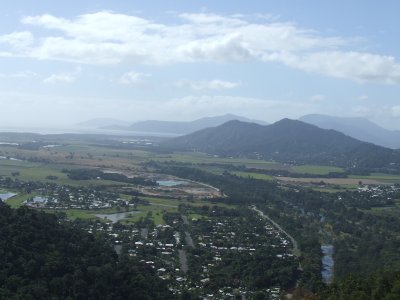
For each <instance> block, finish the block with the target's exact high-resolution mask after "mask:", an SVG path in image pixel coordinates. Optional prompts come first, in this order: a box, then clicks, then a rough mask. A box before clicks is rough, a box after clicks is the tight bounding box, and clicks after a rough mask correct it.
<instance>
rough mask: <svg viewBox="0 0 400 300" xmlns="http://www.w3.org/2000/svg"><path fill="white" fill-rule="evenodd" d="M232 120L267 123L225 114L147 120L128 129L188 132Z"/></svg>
mask: <svg viewBox="0 0 400 300" xmlns="http://www.w3.org/2000/svg"><path fill="white" fill-rule="evenodd" d="M232 120H239V121H242V122H255V123H258V124H263V125H266V124H267V123H266V122H262V121H258V120H251V119H248V118H245V117H241V116H236V115H233V114H226V115H223V116H216V117H205V118H201V119H197V120H194V121H187V122H185V121H181V122H178V121H175V122H174V121H157V120H148V121H142V122H137V123H134V124H132V125H131V126H130V130H136V131H145V132H159V133H175V134H189V133H192V132H195V131H197V130H201V129H204V128H208V127H214V126H219V125H222V124H224V123H226V122H229V121H232Z"/></svg>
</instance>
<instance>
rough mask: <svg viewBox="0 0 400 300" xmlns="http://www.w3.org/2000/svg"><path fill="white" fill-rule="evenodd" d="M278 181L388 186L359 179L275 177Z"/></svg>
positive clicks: (374, 181) (381, 182)
mask: <svg viewBox="0 0 400 300" xmlns="http://www.w3.org/2000/svg"><path fill="white" fill-rule="evenodd" d="M277 179H278V180H280V181H284V182H290V183H300V184H301V183H313V184H321V185H323V184H332V185H341V186H347V185H350V186H355V185H358V184H359V183H360V182H361V183H362V184H371V185H379V184H390V183H389V182H384V181H378V180H374V179H361V178H359V177H358V178H295V177H283V176H282V177H277Z"/></svg>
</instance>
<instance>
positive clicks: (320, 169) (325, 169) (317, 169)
mask: <svg viewBox="0 0 400 300" xmlns="http://www.w3.org/2000/svg"><path fill="white" fill-rule="evenodd" d="M291 171H292V172H295V173H305V174H314V175H327V174H329V173H331V172H337V173H342V172H344V170H343V169H342V168H337V167H331V166H316V165H303V166H293V167H292V168H291Z"/></svg>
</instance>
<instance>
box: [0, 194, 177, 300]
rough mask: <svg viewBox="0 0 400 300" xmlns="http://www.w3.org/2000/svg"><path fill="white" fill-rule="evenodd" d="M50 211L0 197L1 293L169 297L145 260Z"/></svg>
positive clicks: (58, 296)
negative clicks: (121, 253)
mask: <svg viewBox="0 0 400 300" xmlns="http://www.w3.org/2000/svg"><path fill="white" fill-rule="evenodd" d="M121 260H122V261H119V259H118V257H117V255H116V254H115V252H114V250H113V248H112V247H111V246H110V245H108V244H107V243H106V242H105V241H104V240H101V239H98V238H95V237H94V236H93V235H90V234H88V233H86V232H83V231H81V230H80V229H77V228H74V227H73V226H72V225H61V224H59V222H58V220H57V218H56V217H55V216H53V215H50V214H45V213H41V212H36V211H33V210H31V209H28V208H26V207H22V208H20V209H18V210H13V209H11V208H9V207H8V206H7V205H5V204H3V203H1V202H0V299H169V298H171V297H170V294H169V291H168V290H167V288H166V287H165V285H164V284H163V282H161V279H159V278H158V277H157V276H156V275H155V273H154V271H153V270H152V269H150V268H149V267H148V266H146V265H143V264H141V263H139V262H136V261H132V260H130V259H128V258H121Z"/></svg>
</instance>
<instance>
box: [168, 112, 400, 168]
mask: <svg viewBox="0 0 400 300" xmlns="http://www.w3.org/2000/svg"><path fill="white" fill-rule="evenodd" d="M164 146H166V147H169V148H172V149H175V150H189V151H199V152H206V153H210V154H214V155H220V156H225V157H230V156H232V157H248V158H257V159H264V160H274V161H279V162H287V163H298V164H309V163H312V164H321V165H334V166H340V167H347V168H369V169H379V168H386V169H398V168H400V151H397V150H393V149H389V148H385V147H382V146H377V145H374V144H372V143H367V142H363V141H360V140H357V139H355V138H352V137H350V136H347V135H345V134H343V133H341V132H338V131H336V130H331V129H322V128H319V127H317V126H315V125H311V124H307V123H305V122H302V121H298V120H290V119H282V120H280V121H278V122H276V123H274V124H271V125H259V124H255V123H248V122H242V121H237V120H235V121H229V122H227V123H224V124H222V125H220V126H217V127H213V128H206V129H203V130H200V131H197V132H194V133H191V134H189V135H185V136H182V137H177V138H173V139H170V140H167V141H166V142H164Z"/></svg>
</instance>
